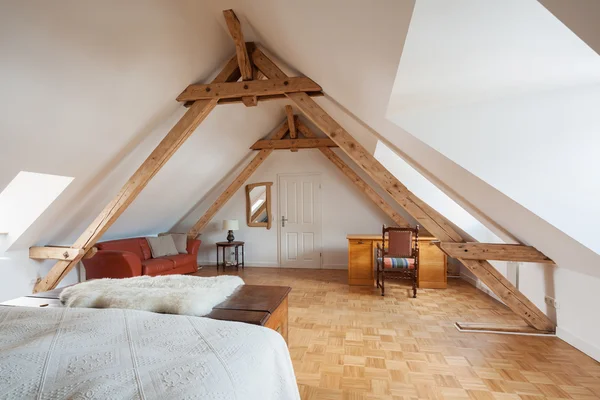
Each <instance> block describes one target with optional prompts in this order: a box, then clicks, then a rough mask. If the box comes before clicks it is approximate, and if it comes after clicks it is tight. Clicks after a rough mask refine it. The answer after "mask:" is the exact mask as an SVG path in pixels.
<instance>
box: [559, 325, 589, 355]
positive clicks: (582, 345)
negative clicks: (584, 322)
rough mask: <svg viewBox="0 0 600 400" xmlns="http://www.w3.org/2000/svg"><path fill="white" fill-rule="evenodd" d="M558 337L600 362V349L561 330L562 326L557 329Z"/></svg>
mask: <svg viewBox="0 0 600 400" xmlns="http://www.w3.org/2000/svg"><path fill="white" fill-rule="evenodd" d="M556 336H558V337H559V338H560V339H562V340H564V341H565V342H567V343H569V344H570V345H571V346H573V347H575V348H576V349H578V350H580V351H582V352H583V353H585V354H587V355H588V356H590V357H592V358H593V359H594V360H596V361H600V347H597V346H595V345H593V344H591V343H588V342H586V341H585V340H583V339H581V338H579V337H578V336H575V335H573V334H572V333H571V332H569V331H567V330H565V329H563V328H561V327H560V326H557V327H556Z"/></svg>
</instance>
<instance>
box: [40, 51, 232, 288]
mask: <svg viewBox="0 0 600 400" xmlns="http://www.w3.org/2000/svg"><path fill="white" fill-rule="evenodd" d="M230 61H231V60H230ZM236 68H237V66H235V67H234V66H233V65H232V63H231V62H228V63H227V64H226V65H225V67H224V68H223V70H222V71H221V72H220V73H219V74H218V75H217V77H215V79H213V83H217V82H225V81H226V80H229V79H231V80H233V79H239V75H237V72H236ZM238 72H239V71H238ZM236 76H237V77H236ZM216 105H217V101H216V99H212V100H202V101H196V102H194V104H192V105H191V106H190V108H189V109H188V110H187V111H186V113H185V114H184V115H183V117H181V119H180V120H179V121H178V122H177V123H176V124H175V126H174V127H173V128H172V129H171V130H170V131H169V133H168V134H167V135H166V136H165V138H164V139H163V140H162V141H161V142H160V143H159V144H158V146H156V148H155V149H154V151H153V152H152V153H151V154H150V155H149V156H148V158H146V160H145V161H144V162H143V163H142V165H141V166H140V167H139V168H138V169H137V171H135V173H134V174H133V175H132V176H131V178H129V180H128V181H127V182H126V183H125V185H124V186H123V187H122V188H121V190H120V191H119V193H118V194H117V195H116V196H115V197H114V198H113V199H112V200H111V201H110V203H108V204H107V205H106V207H104V209H103V210H102V212H101V213H100V215H98V216H97V217H96V219H95V220H94V221H93V222H92V223H91V224H90V225H89V226H88V227H87V229H86V230H85V231H84V232H83V233H82V234H81V235H80V236H79V238H78V239H77V240H76V241H75V243H74V244H73V246H71V247H72V248H75V249H81V250H83V251H82V253H80V254H78V255H77V256H75V257H74V258H73V259H72V260H60V261H58V262H57V263H56V264H54V266H53V267H52V268H51V269H50V271H49V272H48V274H47V275H46V276H45V277H44V278H43V279H41V280H40V281H39V282H37V283H36V285H35V287H34V289H33V291H34V292H36V293H37V292H45V291H47V290H51V289H54V288H55V287H56V285H58V283H59V282H60V281H61V280H62V279H63V278H64V277H65V276H66V275H67V274H68V273H69V272H70V271H71V270H72V269H73V268H74V267H75V265H77V263H78V262H79V261H80V260H81V258H82V257H83V256H84V255H85V254H86V253H88V252H89V251H90V250H91V249H92V247H94V245H95V244H96V242H97V241H98V240H99V239H100V238H101V237H102V235H103V234H104V233H105V232H106V231H107V230H108V228H109V227H110V226H111V225H112V224H113V223H114V222H115V221H116V220H117V218H119V216H120V215H121V214H122V213H123V211H125V210H126V209H127V207H129V205H130V204H131V203H132V202H133V200H134V199H135V198H136V197H137V196H138V195H139V194H140V192H141V191H142V189H143V188H144V187H146V185H147V184H148V182H149V181H150V179H152V177H154V175H156V173H157V172H158V171H159V170H160V169H161V168H162V166H163V165H164V164H165V163H166V162H167V161H168V160H169V159H170V158H171V156H172V155H173V154H174V153H175V152H176V151H177V149H179V147H181V145H182V144H183V143H184V142H185V141H186V140H187V138H188V137H190V135H191V134H192V133H193V132H194V131H195V130H196V128H197V127H198V125H200V123H201V122H202V121H204V119H205V118H206V117H207V116H208V114H209V113H210V112H211V111H212V110H213V109H214V108H215V107H216ZM92 254H93V253H92Z"/></svg>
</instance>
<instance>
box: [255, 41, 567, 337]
mask: <svg viewBox="0 0 600 400" xmlns="http://www.w3.org/2000/svg"><path fill="white" fill-rule="evenodd" d="M251 56H252V59H253V62H254V65H256V67H257V68H258V69H259V70H260V71H261V72H262V73H263V74H265V76H266V77H267V78H269V79H285V78H286V77H287V75H286V74H285V73H284V72H283V71H282V70H281V69H279V67H277V65H275V63H273V62H272V61H271V60H270V59H269V58H268V57H267V56H266V55H265V54H264V53H263V52H262V51H261V50H260V49H258V48H255V49H254V50H253V52H252V54H251ZM286 96H287V97H288V98H289V99H290V100H291V101H292V102H293V103H294V105H296V106H297V107H298V108H299V109H300V110H301V111H302V112H303V113H304V115H306V116H307V117H308V118H309V119H310V120H311V121H312V122H313V123H314V124H315V125H317V126H318V127H319V128H320V129H321V130H322V131H323V132H325V134H326V135H327V136H329V137H330V138H331V139H332V140H333V141H334V142H336V143H337V144H338V146H339V147H340V148H341V149H342V150H343V151H344V152H345V153H346V154H347V155H348V156H349V157H350V158H351V159H352V160H353V161H354V162H356V163H357V165H359V166H360V167H361V168H362V169H363V170H364V171H365V172H366V173H367V174H369V176H371V178H373V180H374V181H375V182H377V184H379V185H380V186H381V187H382V188H383V189H384V190H386V191H387V192H388V193H389V194H390V195H391V196H392V198H393V199H394V200H395V201H396V202H397V203H398V204H400V205H401V206H402V207H403V208H404V209H405V210H406V211H407V212H408V213H409V214H410V215H412V217H413V218H415V219H416V220H417V221H418V222H419V224H421V225H423V226H424V227H425V229H427V230H428V231H429V232H431V233H432V234H433V235H435V236H436V237H437V238H439V239H440V240H442V241H447V242H464V239H463V238H462V237H461V235H460V234H459V233H458V232H456V231H455V230H454V228H453V227H452V225H451V224H450V222H449V221H448V220H447V219H446V218H445V217H444V216H442V215H441V214H440V213H438V212H437V211H435V210H434V209H433V208H431V207H429V206H428V205H427V204H426V203H424V202H423V201H422V200H421V199H419V198H418V197H417V196H415V195H414V194H413V193H412V192H410V191H409V190H408V189H407V188H406V187H405V186H404V185H403V184H402V183H400V181H398V179H397V178H396V177H395V176H394V175H392V174H391V173H390V172H389V171H387V169H385V167H383V165H381V163H379V161H377V160H376V159H375V157H373V155H371V154H370V153H369V152H368V151H366V150H365V148H364V147H363V146H362V145H361V144H360V143H359V142H357V141H356V140H355V139H354V138H353V137H352V136H351V135H350V134H349V133H348V132H347V131H346V130H345V129H344V128H342V126H340V125H339V124H338V123H337V122H336V121H335V120H334V119H333V118H332V117H331V116H330V115H329V114H328V113H327V112H326V111H325V110H323V109H322V108H321V107H320V106H319V105H318V104H317V103H316V102H315V101H314V100H312V99H311V98H310V97H309V96H307V95H306V93H302V92H297V93H287V94H286ZM460 261H461V262H462V263H463V264H464V265H465V266H466V267H467V268H468V269H469V270H471V271H472V272H473V273H474V274H475V275H476V276H477V277H478V278H479V279H481V281H482V282H483V283H484V284H486V285H487V286H488V287H489V288H490V289H491V290H492V291H493V292H494V293H495V294H496V295H498V297H500V298H501V299H502V300H503V301H504V302H505V303H506V304H507V305H508V306H509V307H510V308H511V309H512V310H513V311H514V312H515V313H516V314H517V315H519V316H521V317H522V318H523V319H525V321H527V323H528V324H530V325H531V326H533V327H534V328H536V329H538V330H543V331H551V330H554V329H555V324H554V322H552V321H551V320H550V319H549V318H548V317H547V316H546V315H545V314H544V313H543V312H542V311H541V310H540V309H538V308H537V307H536V306H535V304H533V303H532V302H531V301H530V300H529V299H528V298H527V297H526V296H524V295H523V294H522V293H521V292H520V291H519V290H518V289H517V288H516V287H515V286H514V285H513V284H512V283H510V281H508V280H507V279H506V278H505V277H504V276H502V274H500V273H498V271H497V270H496V269H495V268H494V267H493V266H492V265H491V264H490V263H488V262H487V261H476V260H462V259H461V260H460Z"/></svg>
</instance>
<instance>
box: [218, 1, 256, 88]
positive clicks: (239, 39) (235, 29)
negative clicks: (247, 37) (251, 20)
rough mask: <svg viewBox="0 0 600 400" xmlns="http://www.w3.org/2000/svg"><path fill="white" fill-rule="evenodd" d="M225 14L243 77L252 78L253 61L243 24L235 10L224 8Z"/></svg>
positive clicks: (244, 78) (245, 78) (248, 79)
mask: <svg viewBox="0 0 600 400" xmlns="http://www.w3.org/2000/svg"><path fill="white" fill-rule="evenodd" d="M223 16H224V17H225V22H227V29H229V34H230V35H231V38H232V39H233V43H234V44H235V54H236V57H237V62H238V65H239V67H240V71H241V73H242V79H243V80H245V81H250V80H252V61H251V60H250V56H249V55H248V50H247V49H246V42H245V41H244V35H243V33H242V26H241V24H240V20H239V19H238V18H237V16H236V15H235V13H234V12H233V10H224V11H223Z"/></svg>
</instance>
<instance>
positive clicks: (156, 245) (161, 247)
mask: <svg viewBox="0 0 600 400" xmlns="http://www.w3.org/2000/svg"><path fill="white" fill-rule="evenodd" d="M146 240H147V241H148V245H149V246H150V251H152V258H157V257H164V256H174V255H177V254H179V253H178V252H177V248H176V247H175V242H173V238H172V237H171V236H159V237H147V238H146Z"/></svg>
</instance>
